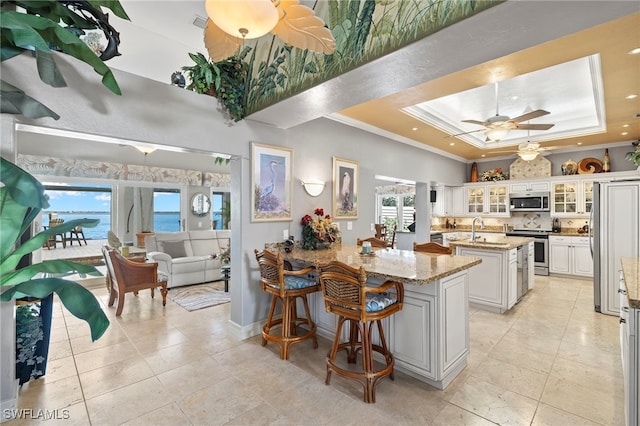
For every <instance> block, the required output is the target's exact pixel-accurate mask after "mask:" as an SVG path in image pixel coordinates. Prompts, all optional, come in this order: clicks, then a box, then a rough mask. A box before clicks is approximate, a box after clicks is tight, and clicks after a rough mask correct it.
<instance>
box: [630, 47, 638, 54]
mask: <svg viewBox="0 0 640 426" xmlns="http://www.w3.org/2000/svg"><path fill="white" fill-rule="evenodd" d="M628 53H629V55H637V54H638V53H640V47H636V48H635V49H631V50H630V51H629V52H628Z"/></svg>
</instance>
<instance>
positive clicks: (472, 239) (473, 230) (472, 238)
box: [471, 216, 484, 243]
mask: <svg viewBox="0 0 640 426" xmlns="http://www.w3.org/2000/svg"><path fill="white" fill-rule="evenodd" d="M478 219H480V229H484V222H483V220H482V218H481V217H480V216H476V217H474V218H473V222H471V242H472V243H474V242H475V241H476V220H478Z"/></svg>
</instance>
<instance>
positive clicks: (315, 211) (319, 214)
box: [313, 209, 324, 216]
mask: <svg viewBox="0 0 640 426" xmlns="http://www.w3.org/2000/svg"><path fill="white" fill-rule="evenodd" d="M313 213H314V214H315V215H316V216H324V209H315V210H314V211H313Z"/></svg>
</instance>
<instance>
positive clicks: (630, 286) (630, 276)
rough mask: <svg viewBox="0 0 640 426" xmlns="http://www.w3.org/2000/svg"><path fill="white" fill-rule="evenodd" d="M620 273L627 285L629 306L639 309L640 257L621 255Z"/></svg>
mask: <svg viewBox="0 0 640 426" xmlns="http://www.w3.org/2000/svg"><path fill="white" fill-rule="evenodd" d="M620 263H622V275H623V276H624V283H625V285H626V286H627V297H628V298H629V307H631V308H634V309H640V257H622V258H620Z"/></svg>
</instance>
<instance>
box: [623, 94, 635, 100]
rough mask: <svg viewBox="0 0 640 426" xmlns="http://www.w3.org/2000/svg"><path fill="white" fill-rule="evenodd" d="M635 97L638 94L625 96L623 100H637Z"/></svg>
mask: <svg viewBox="0 0 640 426" xmlns="http://www.w3.org/2000/svg"><path fill="white" fill-rule="evenodd" d="M637 97H638V94H637V93H634V94H632V95H627V96H625V97H624V98H625V99H635V98H637Z"/></svg>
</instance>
